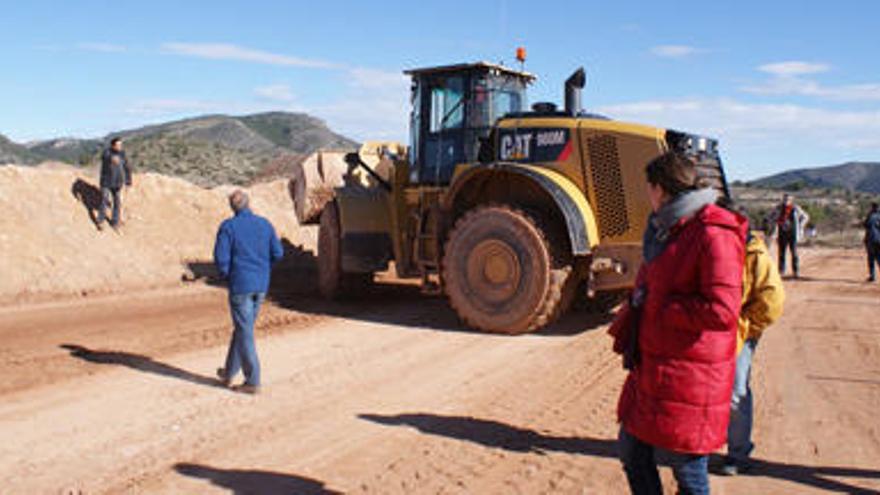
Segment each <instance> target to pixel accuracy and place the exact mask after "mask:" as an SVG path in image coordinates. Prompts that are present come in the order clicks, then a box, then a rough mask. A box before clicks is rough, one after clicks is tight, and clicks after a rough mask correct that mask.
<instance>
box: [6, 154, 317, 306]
mask: <svg viewBox="0 0 880 495" xmlns="http://www.w3.org/2000/svg"><path fill="white" fill-rule="evenodd" d="M231 190H232V186H220V187H217V188H214V189H203V188H201V187H198V186H195V185H193V184H191V183H189V182H186V181H184V180H182V179H176V178H172V177H167V176H163V175H158V174H154V173H146V174H138V175H136V176H135V177H134V187H132V188H131V189H129V190H127V191H125V193H124V198H123V206H124V209H123V215H122V218H123V225H122V228H121V229H120V230H119V232H115V231H113V230H112V229H109V228H107V229H105V230H104V231H98V230H97V228H96V226H95V223H94V219H95V216H96V215H97V207H98V205H99V202H100V192H99V190H98V188H97V180H96V177H95V176H94V175H93V174H89V173H87V172H85V171H81V170H78V169H75V168H73V167H69V166H65V165H58V164H53V165H46V166H40V167H37V168H32V167H18V166H8V167H0V211H2V215H0V300H9V299H27V298H32V297H36V296H42V295H57V294H89V293H94V292H111V291H117V290H121V289H132V288H147V287H158V286H166V285H170V284H176V283H180V282H181V280H182V279H183V278H185V277H186V275H187V274H188V273H189V272H190V267H191V266H193V265H198V264H201V263H204V262H208V261H210V260H211V256H212V249H213V245H214V236H215V234H216V229H217V227H218V225H219V224H220V222H221V221H222V220H223V219H224V218H227V217H228V216H230V211H229V208H228V206H227V201H226V195H227V194H228V193H229V192H230V191H231ZM248 192H249V193H250V196H251V204H252V207H253V209H254V211H255V212H256V213H258V214H260V215H263V216H265V217H267V218H268V219H269V220H270V221H271V222H272V224H273V225H274V226H275V229H276V230H277V232H278V235H279V237H281V238H282V239H286V240H287V241H288V242H289V243H290V244H291V245H292V247H300V248H302V249H305V250H313V249H314V246H315V241H316V232H315V231H314V228H300V226H299V225H298V223H297V221H296V218H295V216H294V214H293V204H292V203H291V201H290V198H289V196H288V193H287V183H286V181H285V180H277V181H274V182H267V183H263V184H257V185H254V186H253V187H251V188H249V189H248Z"/></svg>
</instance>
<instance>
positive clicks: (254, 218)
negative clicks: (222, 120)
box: [214, 190, 284, 394]
mask: <svg viewBox="0 0 880 495" xmlns="http://www.w3.org/2000/svg"><path fill="white" fill-rule="evenodd" d="M248 203H249V200H248V196H247V194H245V192H244V191H241V190H236V191H235V192H233V193H232V194H231V195H230V196H229V206H230V207H231V208H232V211H233V212H234V213H235V216H234V217H232V218H229V219H227V220H225V221H224V222H223V223H222V224H221V225H220V230H219V231H218V232H217V241H216V243H215V244H214V264H215V265H216V266H217V271H219V272H220V276H221V277H222V278H223V279H224V280H228V282H229V307H230V310H231V313H232V323H233V325H234V327H235V329H234V331H233V332H232V340H231V341H230V342H229V351H228V352H227V354H226V365H225V366H224V367H223V368H218V369H217V377H218V378H219V379H220V381H221V382H222V383H223V385H225V386H227V387H228V386H230V385H231V384H232V379H233V378H234V377H235V375H237V374H238V372H239V370H241V369H244V377H245V381H244V384H243V385H240V386H238V387H235V388H234V389H235V390H236V391H239V392H244V393H248V394H256V393H257V392H258V391H259V388H260V360H259V358H258V357H257V345H256V342H255V339H254V324H255V323H256V321H257V315H258V314H259V311H260V304H262V302H263V299H264V298H265V297H266V292H267V291H268V290H269V277H270V272H271V269H272V265H273V264H274V263H275V262H277V261H278V260H280V259H281V258H282V256H284V249H283V248H282V247H281V241H279V240H278V236H277V235H276V234H275V229H274V228H273V227H272V224H270V223H269V221H268V220H266V219H265V218H263V217H261V216H258V215H254V213H253V212H251V210H250V207H249V204H248Z"/></svg>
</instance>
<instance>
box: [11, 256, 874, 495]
mask: <svg viewBox="0 0 880 495" xmlns="http://www.w3.org/2000/svg"><path fill="white" fill-rule="evenodd" d="M805 258H806V263H805V265H806V267H805V270H804V272H805V273H806V274H807V275H809V276H811V277H813V278H812V279H808V280H805V281H799V282H787V289H788V295H789V300H788V305H787V308H786V315H785V316H784V318H783V320H782V322H781V323H780V324H778V325H777V326H775V327H774V328H772V329H770V330H769V331H768V333H767V335H766V337H765V339H764V340H763V341H762V343H761V345H760V347H759V350H758V354H757V364H756V367H757V369H756V371H755V376H754V378H753V379H754V384H755V393H756V395H757V397H756V401H757V419H756V442H757V444H758V447H757V450H756V452H755V454H756V458H757V459H758V461H757V466H756V468H755V469H754V471H753V473H752V474H751V475H749V476H741V477H738V478H735V479H722V478H718V477H713V479H712V483H713V490H714V493H725V494H754V493H796V494H803V493H826V492H844V493H880V420H878V414H880V325H878V324H877V321H878V318H880V286H868V285H866V284H863V283H862V282H861V280H862V279H863V271H864V269H863V262H862V258H861V253H859V252H855V251H849V252H842V251H838V252H829V251H814V252H807V253H806V255H805ZM285 276H288V277H290V280H294V281H296V282H295V283H293V284H292V285H291V284H286V285H285V284H280V286H279V288H278V289H277V290H276V291H275V292H274V294H273V296H272V297H271V298H270V302H269V305H268V306H267V307H266V308H265V309H264V312H263V315H262V317H261V320H260V324H259V329H258V334H259V341H258V346H259V350H260V356H261V359H262V363H263V379H264V385H265V387H264V391H263V393H262V394H261V395H258V396H256V397H250V396H243V395H237V394H235V393H232V392H229V391H227V390H224V389H221V388H218V387H217V386H215V385H214V382H213V380H212V379H211V377H212V375H213V370H214V369H215V368H216V366H218V365H219V364H220V363H221V360H222V358H223V355H224V352H225V345H226V340H227V338H228V334H229V323H228V316H227V310H226V307H225V295H224V293H223V291H222V289H220V288H216V287H210V286H205V285H193V286H191V287H188V288H182V289H174V290H163V291H156V292H148V293H138V294H136V295H134V294H129V295H118V296H111V297H104V298H94V299H83V300H75V301H67V302H65V301H59V302H50V303H43V304H40V305H30V306H18V307H6V308H0V340H2V342H3V345H2V348H0V364H2V370H3V377H4V380H3V381H2V382H0V397H2V399H0V436H2V438H3V441H2V442H0V480H2V481H0V493H3V494H7V493H12V494H18V493H22V494H36V493H48V494H55V493H89V494H92V493H150V494H153V493H158V494H162V493H169V494H170V493H175V494H179V493H242V494H243V493H267V494H282V493H283V494H287V493H327V492H329V493H333V492H346V493H475V494H476V493H479V494H482V493H528V494H533V493H573V494H580V493H589V494H593V493H599V494H605V493H624V492H625V487H624V479H623V475H622V472H621V469H620V467H619V464H618V462H617V460H616V458H615V452H614V438H615V434H616V429H617V427H616V425H615V420H614V406H615V402H616V399H617V393H618V391H619V388H620V384H621V382H622V379H623V376H624V375H623V372H622V370H621V369H620V364H619V361H618V359H617V358H616V357H615V356H614V355H613V354H612V353H611V352H610V350H609V340H608V338H607V336H606V335H605V333H604V328H605V327H604V322H603V321H601V320H599V319H597V318H594V317H590V316H589V315H586V314H584V313H574V314H572V315H571V316H569V317H567V318H566V319H565V320H564V321H562V322H560V323H559V324H557V325H555V326H554V327H553V328H551V329H550V331H549V332H547V333H545V334H542V335H531V336H524V337H517V338H511V337H495V336H487V335H480V334H474V333H471V332H468V331H464V330H463V329H461V328H460V326H459V325H458V323H457V321H456V318H455V316H454V314H453V313H452V312H451V311H450V310H449V309H448V308H447V307H446V304H445V303H444V301H443V300H441V299H430V298H428V299H425V298H423V297H421V296H420V295H419V294H418V292H417V290H415V288H414V287H412V286H405V285H383V286H381V287H380V288H379V289H378V290H377V291H376V292H375V293H374V294H372V295H370V296H369V297H366V298H364V299H363V300H361V301H359V302H357V303H350V304H327V303H323V302H320V301H318V300H317V299H315V298H314V297H313V296H311V295H309V294H307V292H308V291H309V289H308V287H309V286H310V284H309V282H308V274H298V273H287V274H285ZM297 277H299V278H297ZM664 476H666V478H665V480H666V483H667V486H669V488H670V490H671V484H670V483H669V477H668V473H665V474H664Z"/></svg>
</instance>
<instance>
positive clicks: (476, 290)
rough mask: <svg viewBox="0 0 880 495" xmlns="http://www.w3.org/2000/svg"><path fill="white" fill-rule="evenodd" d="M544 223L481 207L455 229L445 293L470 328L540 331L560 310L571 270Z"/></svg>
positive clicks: (493, 207) (519, 213)
mask: <svg viewBox="0 0 880 495" xmlns="http://www.w3.org/2000/svg"><path fill="white" fill-rule="evenodd" d="M540 225H541V223H540V222H539V221H536V219H535V218H533V216H530V215H529V214H527V213H525V212H523V211H521V210H516V209H513V208H511V207H508V206H501V205H490V206H482V207H479V208H477V209H475V210H473V211H471V212H470V213H467V214H466V215H464V216H463V217H462V218H461V219H460V220H459V221H458V222H456V224H455V227H454V228H453V230H452V232H451V234H450V236H449V240H448V242H447V243H446V247H445V253H444V257H443V280H444V285H445V290H446V295H447V296H448V298H449V302H450V304H451V305H452V307H453V308H454V309H455V311H456V313H458V316H459V317H460V318H461V319H462V320H463V321H464V322H465V323H466V324H467V325H468V326H470V327H472V328H475V329H478V330H482V331H485V332H492V333H504V334H522V333H528V332H533V331H536V330H538V329H540V328H542V327H543V326H545V325H547V324H549V323H550V322H551V321H552V320H553V319H554V318H555V317H557V316H558V315H559V314H560V311H558V310H557V308H559V305H560V304H562V303H565V301H564V299H566V297H565V296H567V292H568V291H569V290H570V289H569V288H568V287H567V284H566V283H567V282H568V279H569V276H570V275H571V272H572V268H571V266H570V265H568V264H564V263H561V262H559V261H558V260H559V259H561V258H562V257H561V256H554V254H555V253H554V249H555V248H554V247H553V246H551V245H550V244H549V243H548V242H547V236H546V235H545V232H544V231H543V229H542V228H541V227H540Z"/></svg>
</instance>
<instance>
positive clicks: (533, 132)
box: [498, 128, 571, 163]
mask: <svg viewBox="0 0 880 495" xmlns="http://www.w3.org/2000/svg"><path fill="white" fill-rule="evenodd" d="M570 149H571V146H570V143H569V130H568V129H524V128H518V129H503V130H502V131H501V135H500V137H499V140H498V158H499V159H500V160H504V161H515V162H525V163H534V162H550V161H560V160H565V159H566V158H567V157H568V154H569V152H570ZM567 150H568V152H567Z"/></svg>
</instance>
